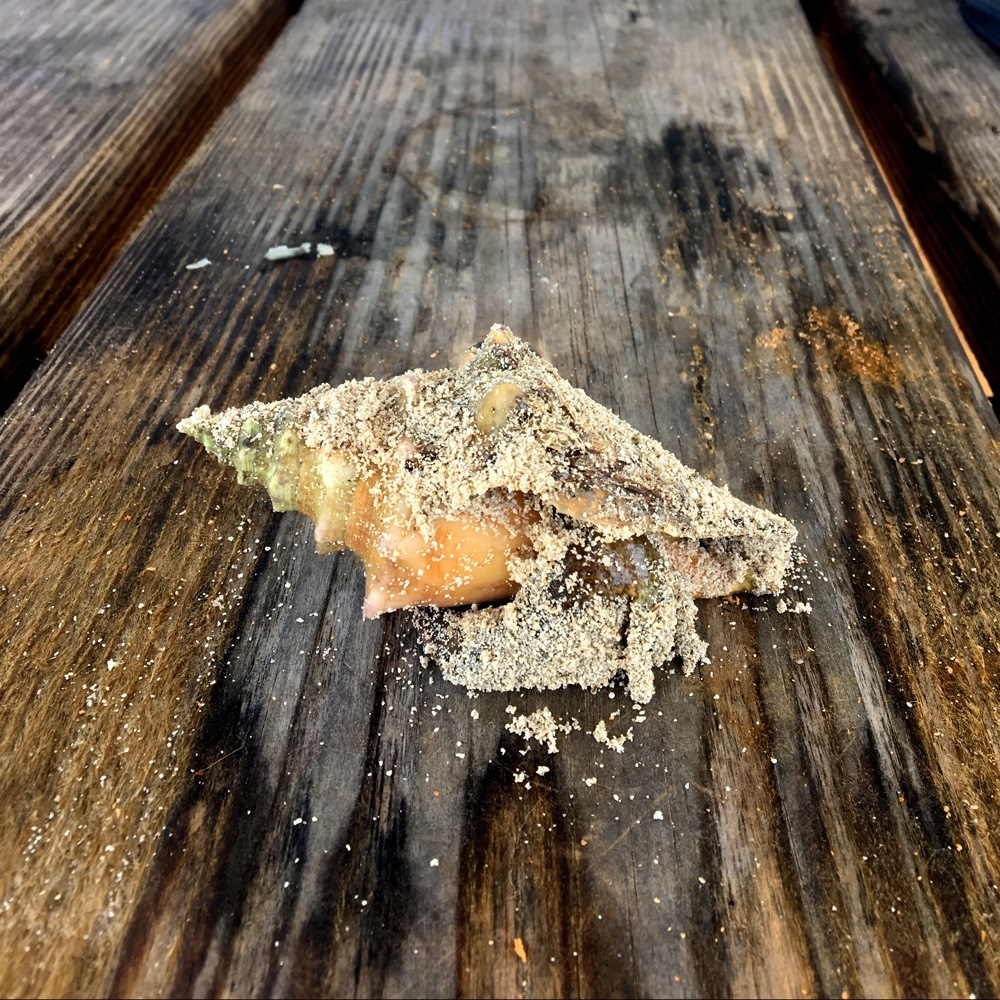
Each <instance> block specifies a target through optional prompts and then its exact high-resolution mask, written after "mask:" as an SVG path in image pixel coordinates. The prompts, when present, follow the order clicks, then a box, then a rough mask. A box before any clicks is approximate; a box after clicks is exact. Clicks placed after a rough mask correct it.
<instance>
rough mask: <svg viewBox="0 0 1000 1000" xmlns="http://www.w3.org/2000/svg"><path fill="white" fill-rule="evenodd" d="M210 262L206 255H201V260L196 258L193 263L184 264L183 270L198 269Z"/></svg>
mask: <svg viewBox="0 0 1000 1000" xmlns="http://www.w3.org/2000/svg"><path fill="white" fill-rule="evenodd" d="M211 263H212V262H211V261H210V260H209V259H208V258H207V257H202V258H201V260H196V261H195V262H194V263H193V264H185V265H184V270H185V271H199V270H201V268H203V267H208V265H209V264H211Z"/></svg>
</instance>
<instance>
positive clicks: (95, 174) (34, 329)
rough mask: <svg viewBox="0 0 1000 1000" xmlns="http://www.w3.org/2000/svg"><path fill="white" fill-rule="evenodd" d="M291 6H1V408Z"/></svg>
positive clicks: (232, 0) (223, 1) (233, 2)
mask: <svg viewBox="0 0 1000 1000" xmlns="http://www.w3.org/2000/svg"><path fill="white" fill-rule="evenodd" d="M290 6H291V5H290V4H289V3H288V2H287V0H183V2H180V3H170V4H163V3H156V2H148V0H147V2H134V0H128V2H125V0H110V2H109V0H84V2H82V3H77V2H72V3H70V2H63V0H57V2H55V3H42V4H25V3H21V2H19V0H4V2H3V3H0V26H2V31H0V163H2V164H3V170H2V175H0V385H2V389H0V407H6V406H7V405H8V404H9V403H10V401H11V400H12V399H13V398H14V396H16V394H17V392H18V391H19V390H20V388H21V386H23V384H24V382H25V380H26V379H27V378H28V376H29V375H30V374H31V372H32V371H33V369H34V368H35V367H36V366H37V364H38V362H39V360H40V359H41V357H42V356H43V355H44V353H45V352H46V351H47V350H48V349H49V348H51V346H52V344H53V343H55V341H56V339H57V338H58V336H59V334H60V333H61V332H62V331H63V330H64V329H65V327H66V324H67V323H68V322H69V321H70V319H71V318H72V317H73V315H74V314H75V312H76V311H77V310H78V309H79V308H80V306H81V305H82V303H83V301H84V300H85V299H86V297H87V296H88V295H89V294H90V292H91V291H93V289H94V287H95V286H96V284H97V282H98V281H99V280H100V278H101V276H102V275H103V274H105V273H106V272H107V270H108V268H109V267H110V265H111V264H112V263H113V261H114V259H115V257H116V256H117V255H118V253H120V251H121V249H122V247H123V246H124V244H125V242H126V240H127V239H128V237H129V236H130V235H131V233H132V231H133V230H134V228H135V226H136V225H137V223H138V222H139V220H140V219H141V218H142V217H143V215H144V214H145V213H146V212H148V211H149V209H150V208H151V207H152V205H153V204H154V203H155V201H156V199H157V197H158V196H159V195H160V194H161V193H162V191H163V190H164V188H165V187H166V185H167V184H168V182H169V181H170V178H171V177H172V176H173V175H174V173H176V171H177V169H178V167H179V166H180V165H181V164H182V163H183V162H184V160H185V159H186V158H187V157H188V156H189V155H190V154H191V153H192V152H193V151H194V149H195V148H196V146H197V144H198V142H199V141H200V139H201V138H202V137H203V136H204V135H205V133H206V132H207V131H208V129H209V128H210V127H211V125H212V122H213V121H214V120H215V118H216V117H217V116H218V114H219V112H220V111H221V110H222V108H224V107H225V106H226V104H227V103H228V102H229V101H230V100H231V99H232V97H233V95H234V94H235V93H236V92H237V91H238V90H239V88H240V86H241V85H242V84H243V83H244V82H245V80H246V79H247V77H248V76H249V74H250V73H251V72H252V71H253V68H254V67H255V66H256V65H257V63H258V62H259V61H260V58H261V56H262V55H263V53H264V52H266V51H267V48H268V46H269V45H271V44H272V43H273V41H274V39H275V38H276V37H277V34H278V33H279V32H280V30H281V28H282V27H283V25H284V24H285V22H286V20H287V18H288V14H289V9H290Z"/></svg>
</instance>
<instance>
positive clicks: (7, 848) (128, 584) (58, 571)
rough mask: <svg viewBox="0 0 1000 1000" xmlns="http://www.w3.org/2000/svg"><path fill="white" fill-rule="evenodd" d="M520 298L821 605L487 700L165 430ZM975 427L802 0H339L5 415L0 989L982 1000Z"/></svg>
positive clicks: (999, 982)
mask: <svg viewBox="0 0 1000 1000" xmlns="http://www.w3.org/2000/svg"><path fill="white" fill-rule="evenodd" d="M279 185H280V186H279ZM301 240H310V241H313V242H317V241H320V240H322V241H324V242H329V243H330V244H332V245H333V246H334V247H335V248H336V255H335V256H334V257H326V258H312V257H308V258H299V259H296V260H292V261H287V262H284V263H281V264H269V263H266V262H264V261H263V259H262V258H263V255H264V252H265V250H266V249H267V248H268V247H269V246H271V245H274V244H276V243H289V244H291V243H298V242H299V241H301ZM201 256H205V257H208V258H209V259H211V260H212V261H213V264H212V266H211V267H209V268H206V269H204V270H202V271H195V272H189V271H185V270H184V264H185V263H186V262H187V261H189V260H190V259H191V258H192V257H201ZM495 321H504V322H507V323H509V324H510V325H511V326H512V327H514V328H515V330H517V331H518V332H520V333H521V334H522V335H524V336H526V337H527V338H529V339H530V340H531V341H532V342H533V343H535V344H536V345H537V347H538V349H539V350H540V351H541V352H542V353H543V354H544V355H545V356H547V357H548V358H550V359H551V360H552V361H553V362H555V363H556V364H557V365H558V366H559V367H560V368H561V369H562V371H563V373H564V374H565V375H567V377H569V378H571V379H572V380H574V381H576V382H577V383H579V384H581V385H583V386H584V387H585V388H587V389H588V391H589V392H590V393H591V394H592V395H593V396H594V397H595V398H597V399H598V400H600V401H601V402H603V403H606V404H608V405H610V406H611V407H613V408H614V409H615V410H616V411H617V412H619V413H620V414H622V416H624V417H625V418H627V419H628V420H630V421H632V422H633V423H634V424H635V425H636V426H637V427H638V428H639V429H640V430H643V431H645V432H648V433H651V434H653V435H655V436H656V437H658V438H659V439H660V440H662V441H663V442H664V444H665V445H666V446H667V447H668V448H671V449H672V450H674V451H676V452H677V454H678V455H680V456H681V457H682V458H683V459H684V460H685V461H687V462H688V463H689V464H691V465H693V466H695V467H697V468H699V469H700V470H702V471H703V472H705V473H706V474H708V475H710V476H712V477H713V478H716V479H717V480H718V481H722V482H727V483H729V484H730V485H731V486H732V488H733V490H734V491H735V492H736V493H737V494H738V495H740V496H742V497H744V498H746V499H748V500H750V501H753V502H756V503H761V504H766V505H767V506H769V507H772V508H773V509H776V510H778V511H780V512H781V513H783V514H785V515H787V516H788V517H790V518H792V519H793V520H794V521H795V522H796V524H798V525H799V527H800V529H801V539H802V549H803V552H804V555H805V564H804V565H803V567H802V576H801V578H800V579H799V580H798V581H797V583H796V586H799V587H801V591H796V592H794V595H792V596H793V597H801V599H803V600H808V601H810V602H811V604H812V609H813V610H812V613H811V615H806V614H799V615H796V614H779V613H778V612H777V609H776V602H775V599H773V598H754V599H752V600H749V601H747V602H746V603H745V604H740V605H737V606H734V605H732V604H729V603H727V602H722V601H709V602H702V605H701V609H700V622H701V626H700V627H701V629H702V630H703V632H704V634H705V636H706V638H708V639H709V641H710V644H711V654H712V663H711V664H709V665H706V666H705V667H704V669H702V670H701V671H700V672H699V673H698V674H696V675H695V676H693V677H690V678H682V677H681V676H679V675H676V674H671V673H669V672H666V671H665V672H664V674H663V676H662V677H661V678H660V680H659V689H658V692H657V694H656V696H655V698H654V700H653V701H652V703H651V704H650V705H649V706H648V707H647V710H646V712H645V713H644V715H643V716H642V718H643V719H644V721H639V718H637V717H636V713H635V712H634V711H632V709H631V707H630V706H629V705H628V704H627V702H625V701H624V700H623V698H622V693H621V690H620V689H619V690H618V692H617V695H618V697H616V698H614V699H612V698H611V697H610V695H609V693H608V692H606V691H605V692H600V693H597V694H590V693H588V692H583V691H579V690H572V691H563V692H556V693H549V694H546V695H540V694H537V693H530V692H520V693H513V694H511V695H502V694H500V695H488V696H486V695H484V696H482V697H480V698H478V699H475V700H469V699H468V698H467V696H466V694H465V693H464V692H463V691H460V690H457V689H455V688H453V687H451V686H450V685H448V684H446V683H445V682H443V681H442V679H441V677H440V674H439V673H438V672H437V670H436V669H435V668H434V667H433V666H432V667H430V668H429V669H423V668H421V666H420V664H419V655H420V650H419V647H418V645H417V643H416V638H415V635H414V633H413V630H412V627H411V625H410V622H409V619H408V616H407V615H406V614H398V615H392V616H388V617H386V618H384V619H378V620H374V621H368V622H363V621H362V620H361V619H360V613H359V608H360V600H361V590H362V581H361V579H360V574H359V571H358V568H357V564H356V563H355V562H354V561H353V560H352V559H351V558H350V557H347V556H344V557H339V556H338V557H335V558H334V557H329V556H316V555H314V554H313V553H312V542H311V528H310V527H309V525H308V522H307V521H306V520H305V519H304V518H302V517H300V516H299V515H295V514H286V515H280V516H276V515H273V514H272V513H271V512H270V509H269V505H268V503H267V501H266V500H265V499H263V498H262V497H261V496H260V495H258V494H256V493H254V492H253V491H250V490H247V489H243V488H240V487H238V486H237V485H236V484H235V477H234V476H233V475H231V474H230V471H227V470H225V469H223V468H221V467H220V466H218V465H216V464H215V463H214V462H213V461H212V460H211V459H210V458H208V457H207V456H206V455H204V454H203V453H201V452H200V451H199V450H198V449H197V447H196V446H195V445H194V444H193V443H192V442H190V441H189V440H187V439H182V438H181V437H180V436H179V435H178V434H177V433H176V432H175V431H174V430H173V429H172V428H173V424H174V423H175V422H176V420H177V419H178V418H179V417H180V416H183V415H186V414H187V413H188V412H189V411H190V410H191V408H192V407H193V406H194V405H195V404H197V403H202V402H207V403H209V404H211V405H212V406H213V407H218V406H221V405H224V404H234V403H237V402H245V401H247V400H249V399H252V398H261V399H273V398H277V397H279V396H282V395H287V394H291V393H297V392H301V391H303V390H304V389H306V388H308V387H310V386H312V385H314V384H316V383H318V382H320V381H324V380H331V381H338V380H341V379H344V378H348V377H352V376H357V375H361V374H373V375H378V376H381V375H388V374H392V373H396V372H398V371H401V370H402V369H404V368H406V367H408V366H412V365H416V364H421V365H435V364H437V365H440V364H445V363H448V362H450V361H451V360H453V359H454V358H455V357H457V356H458V355H459V354H460V352H461V350H462V348H463V347H464V346H465V345H466V344H468V343H470V342H472V341H474V340H477V339H479V338H480V337H481V336H482V334H483V332H484V331H485V330H486V328H487V327H488V325H489V324H490V323H491V322H495ZM996 433H997V426H996V422H995V419H994V418H993V416H992V411H991V410H990V408H989V406H988V404H987V403H986V401H985V400H984V399H983V397H982V395H981V393H980V392H979V390H978V388H977V386H976V384H975V382H974V379H973V378H972V375H971V373H970V371H969V369H968V365H967V363H966V361H965V359H964V356H963V354H962V352H961V350H960V349H959V347H958V345H957V343H956V341H955V338H954V334H953V332H952V331H951V330H950V329H949V328H948V327H947V325H946V321H945V320H944V319H943V317H942V311H941V309H940V305H939V303H938V302H937V301H936V300H935V298H934V295H933V292H932V289H931V287H930V283H929V281H928V279H927V276H926V274H925V273H924V272H923V271H922V270H921V265H920V262H919V259H918V258H917V255H916V254H915V252H914V251H913V248H912V246H911V245H910V244H909V243H908V241H907V237H906V234H905V231H904V230H903V229H902V227H901V225H900V223H899V221H898V219H897V218H896V217H895V216H894V214H893V210H892V207H891V204H890V203H889V202H888V201H887V200H886V199H885V198H884V196H883V191H882V189H881V188H880V185H879V183H878V181H877V179H876V175H875V173H874V170H873V167H872V164H871V163H870V161H869V160H868V159H867V158H866V153H865V150H864V147H863V143H862V141H861V139H860V137H859V136H858V135H857V133H856V132H855V131H854V130H853V128H852V126H851V124H850V123H849V122H848V121H847V119H846V118H845V115H844V112H843V110H842V107H841V104H840V103H839V100H838V98H837V97H836V95H835V93H834V90H833V86H832V84H831V82H830V81H829V79H828V77H827V76H826V75H824V72H823V70H822V62H821V57H820V56H819V54H818V52H817V49H816V46H815V42H814V40H813V37H812V35H811V33H810V30H809V28H808V26H807V24H806V22H805V19H804V17H803V16H802V14H801V11H800V9H799V7H798V6H797V5H796V4H794V3H792V2H790V0H789V2H787V3H784V2H781V3H779V2H773V3H769V4H766V5H765V4H754V5H749V4H744V3H731V2H715V3H710V4H705V3H701V2H699V3H694V2H686V0H675V2H671V3H664V4H647V3H636V4H633V5H631V6H630V7H625V6H622V5H619V4H610V3H607V4H605V3H599V2H595V3H592V4H590V5H587V6H583V5H580V4H575V3H570V2H560V0H549V2H547V3H544V4H540V3H535V2H531V3H529V2H523V3H520V2H517V0H510V2H499V0H498V2H494V3H491V4H489V5H483V4H472V3H468V4H460V3H448V4H442V3H435V2H433V0H417V2H407V3H402V2H393V0H382V2H376V3H372V4H369V5H366V6H365V8H364V9H363V10H361V9H357V8H356V7H355V6H354V5H349V4H346V3H337V2H334V0H323V2H310V3H309V4H308V5H306V7H305V8H304V9H303V10H302V12H301V13H300V14H299V15H298V17H296V18H295V19H294V21H293V22H292V24H291V25H290V26H289V28H288V29H287V31H286V32H285V33H284V35H283V36H282V38H281V39H280V40H279V42H278V44H277V45H276V46H275V48H274V49H273V50H272V52H271V53H270V54H269V56H268V57H267V59H266V60H265V61H264V63H263V64H262V66H261V69H260V71H259V73H258V74H257V76H256V77H255V78H254V80H253V81H252V83H251V84H250V85H249V86H248V87H247V88H246V89H245V90H244V92H243V93H242V94H241V95H240V97H239V98H238V99H237V100H236V101H235V102H234V104H233V105H232V106H231V107H230V108H229V109H228V110H227V111H226V112H225V114H224V115H223V117H222V118H221V119H220V121H219V123H218V125H217V126H216V127H215V129H214V130H213V131H212V133H211V135H210V136H209V138H208V139H207V140H206V142H205V144H204V145H203V146H202V147H201V148H200V149H199V151H198V153H197V155H196V156H195V157H194V159H193V160H192V162H191V163H190V164H189V165H188V167H187V168H186V169H185V170H184V171H183V172H182V173H181V174H180V175H179V177H178V179H177V180H176V181H175V182H174V184H173V185H172V186H171V188H170V190H169V191H168V193H167V194H166V196H165V197H164V199H163V201H162V202H161V203H160V204H159V205H158V206H157V208H156V210H155V211H154V212H153V213H152V215H151V217H150V218H149V220H148V222H147V223H146V224H145V225H144V226H143V228H142V229H141V231H140V232H139V233H138V234H137V236H136V237H135V239H134V240H133V242H132V243H131V245H130V246H129V248H128V250H127V252H126V253H125V254H124V256H123V257H122V259H121V260H120V261H119V262H118V263H117V264H116V266H115V267H114V269H113V271H112V272H111V274H110V275H109V276H108V278H107V280H105V281H104V282H103V283H102V285H101V286H100V288H99V289H98V290H97V292H96V293H95V294H94V296H92V298H91V299H90V300H89V301H88V303H87V305H86V307H85V309H84V310H83V311H82V312H81V314H80V315H79V316H78V317H77V318H76V320H75V321H74V322H73V324H72V326H71V327H70V329H69V330H68V331H67V333H66V335H65V336H64V337H63V338H62V339H61V340H60V342H59V343H58V345H57V346H56V348H55V349H54V350H53V352H52V353H51V355H50V356H49V358H48V359H47V360H46V362H45V364H44V365H43V366H42V367H41V368H40V369H39V371H38V373H37V374H36V375H35V377H34V378H33V379H32V381H31V382H30V383H29V385H28V386H27V387H26V389H25V390H24V392H22V394H21V395H20V397H19V398H18V400H17V402H16V404H15V405H14V406H13V407H12V409H11V410H10V412H9V413H8V414H7V416H6V418H5V419H4V421H3V423H2V424H0V456H2V461H0V538H2V539H3V543H4V544H3V546H2V548H0V553H2V555H0V560H2V562H0V581H2V582H0V586H2V588H3V589H2V591H0V594H2V599H3V602H4V609H5V610H4V615H3V619H2V622H3V623H2V625H0V629H2V632H0V634H2V636H3V640H2V641H3V645H2V647H0V648H2V649H3V658H2V671H3V676H2V683H3V687H4V692H5V695H4V712H3V714H2V715H0V760H2V761H3V768H4V783H5V788H6V789H7V794H6V795H5V796H4V797H3V799H2V801H0V872H2V875H0V901H2V902H0V953H2V954H4V955H5V956H6V960H5V962H4V963H3V964H2V966H0V992H2V993H4V994H10V995H37V994H45V995H69V994H74V995H75V994H87V995H95V994H96V995H109V994H110V995H123V996H139V995H142V996H165V995H175V996H188V995H220V996H247V995H253V996H257V995H261V996H263V995H275V996H292V995H303V996H311V995H321V994H323V995H337V996H353V995H361V996H376V995H392V996H399V995H407V996H417V995H420V996H426V995H429V996H439V995H440V996H446V995H447V996H450V995H460V996H468V995H491V994H492V995H515V994H523V995H538V996H556V995H580V996H636V995H656V996H694V995H711V996H743V995H771V996H773V995H782V996H787V995H795V996H799V995H806V996H809V995H824V996H826V995H849V996H862V995H867V996H904V995H932V996H951V995H956V994H961V995H968V994H970V993H975V994H976V995H977V996H986V995H991V994H995V993H996V992H998V990H1000V968H998V965H1000V957H998V956H1000V940H998V931H997V925H996V916H995V914H996V912H997V889H996V886H997V883H998V878H1000V853H998V848H997V844H996V842H995V840H994V839H991V836H990V831H991V830H992V829H994V828H995V827H996V826H997V823H998V820H1000V803H998V798H997V791H998V783H1000V779H998V777H997V774H998V769H997V748H998V745H1000V732H998V728H1000V684H998V681H1000V677H998V654H997V648H998V632H1000V627H998V622H997V612H996V599H995V595H996V593H997V589H998V586H1000V560H998V551H997V537H998V532H1000V523H998V522H1000V500H998V485H1000V482H998V474H997V468H996V459H997V453H998V447H997V436H996ZM508 704H512V705H515V706H517V707H518V709H519V710H527V711H530V710H533V709H534V708H538V707H540V706H542V705H548V706H550V707H551V709H552V711H553V712H554V713H555V714H556V715H557V716H559V717H561V718H567V717H571V716H572V717H576V718H577V719H578V720H579V722H580V725H581V727H582V731H580V732H576V733H572V734H569V735H567V736H564V737H563V738H562V739H561V741H560V752H559V753H558V754H554V755H549V754H547V753H546V752H545V751H544V749H541V748H539V747H538V746H537V745H535V744H531V745H530V746H528V745H526V744H525V743H524V742H523V741H522V740H521V739H520V738H517V737H514V736H512V735H510V734H509V733H507V732H506V731H505V730H504V728H503V727H504V723H505V722H506V721H507V720H508V719H509V716H508V715H507V714H506V712H505V709H506V707H507V705H508ZM616 709H621V710H622V711H621V716H620V717H617V718H610V719H609V716H610V715H611V713H613V712H614V711H615V710H616ZM475 715H478V718H476V717H474V716H475ZM600 719H606V720H609V728H610V729H611V731H612V732H613V733H614V732H624V731H626V730H627V729H628V727H632V728H633V730H634V741H633V742H631V743H629V744H628V745H627V748H626V752H625V753H623V754H621V755H618V754H615V753H612V752H611V751H610V750H607V749H605V748H601V747H599V746H598V745H597V744H596V743H595V742H594V741H593V740H592V739H591V738H590V736H589V735H588V731H591V730H593V728H594V726H595V725H596V723H597V722H598V720H600ZM540 767H548V768H549V771H548V772H547V773H543V774H539V773H538V769H539V768H540ZM519 773H523V774H524V776H525V777H524V780H523V781H520V782H519V781H518V780H516V776H517V775H518V774H519ZM590 779H596V781H594V782H591V781H590ZM658 817H662V819H661V818H658ZM522 955H523V958H522Z"/></svg>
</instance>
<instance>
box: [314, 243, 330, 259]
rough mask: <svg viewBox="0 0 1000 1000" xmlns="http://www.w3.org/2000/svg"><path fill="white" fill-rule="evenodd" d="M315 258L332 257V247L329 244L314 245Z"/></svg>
mask: <svg viewBox="0 0 1000 1000" xmlns="http://www.w3.org/2000/svg"><path fill="white" fill-rule="evenodd" d="M316 256H317V257H332V256H333V247H332V246H330V244H329V243H317V244H316Z"/></svg>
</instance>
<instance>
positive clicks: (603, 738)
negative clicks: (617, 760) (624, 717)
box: [593, 719, 634, 753]
mask: <svg viewBox="0 0 1000 1000" xmlns="http://www.w3.org/2000/svg"><path fill="white" fill-rule="evenodd" d="M593 736H594V739H595V740H596V741H597V742H598V743H603V744H604V746H606V747H610V748H611V749H612V750H614V751H615V753H624V752H625V744H626V743H631V742H632V740H633V738H634V734H633V732H632V727H631V726H629V727H628V731H627V732H624V733H622V734H620V735H619V736H609V735H608V724H607V723H606V722H605V721H604V719H601V721H600V722H598V723H597V725H596V726H594V733H593Z"/></svg>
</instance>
